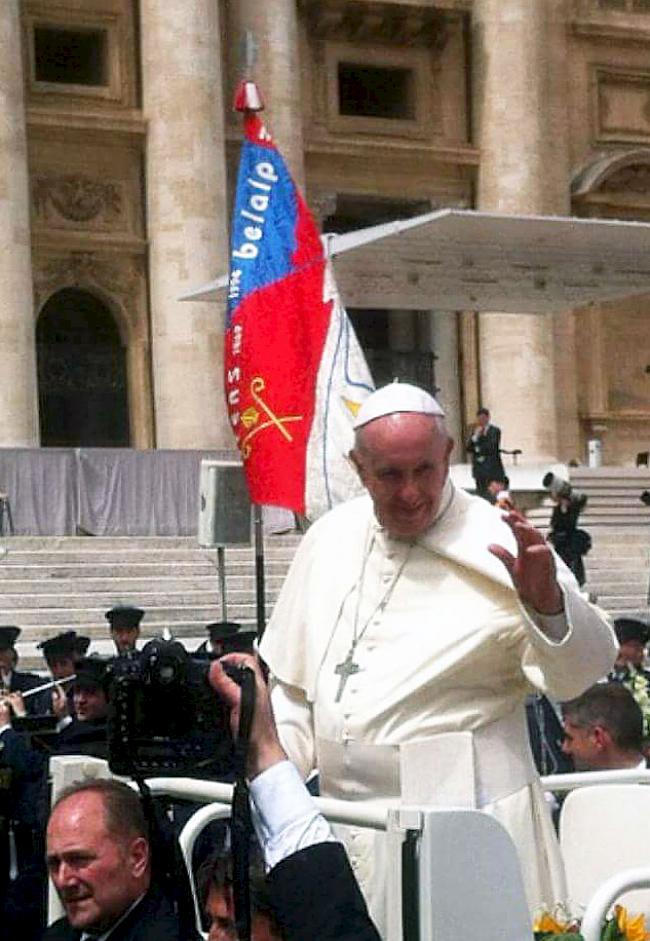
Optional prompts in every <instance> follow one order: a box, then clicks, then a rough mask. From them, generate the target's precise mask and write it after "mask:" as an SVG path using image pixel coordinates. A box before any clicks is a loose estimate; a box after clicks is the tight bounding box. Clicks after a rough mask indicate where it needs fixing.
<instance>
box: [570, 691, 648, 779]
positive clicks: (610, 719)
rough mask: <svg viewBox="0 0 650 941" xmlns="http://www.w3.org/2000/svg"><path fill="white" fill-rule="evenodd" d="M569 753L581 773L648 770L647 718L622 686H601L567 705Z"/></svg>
mask: <svg viewBox="0 0 650 941" xmlns="http://www.w3.org/2000/svg"><path fill="white" fill-rule="evenodd" d="M562 715H563V718H564V744H563V746H562V747H563V750H564V752H565V754H567V755H570V756H571V757H572V758H573V763H574V765H575V767H576V769H577V770H578V771H607V770H610V771H611V770H614V769H620V768H645V767H646V760H645V757H644V755H643V716H642V714H641V710H640V708H639V706H638V705H637V703H636V701H635V699H634V697H633V696H632V694H631V693H630V692H629V690H627V689H626V688H625V687H624V686H622V685H621V684H620V683H597V684H596V685H595V686H591V687H590V688H589V689H588V690H586V691H585V692H584V693H583V694H582V695H581V696H577V697H576V698H575V699H571V700H569V702H565V703H564V704H563V706H562Z"/></svg>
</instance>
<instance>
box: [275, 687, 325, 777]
mask: <svg viewBox="0 0 650 941" xmlns="http://www.w3.org/2000/svg"><path fill="white" fill-rule="evenodd" d="M271 703H272V705H273V715H274V716H275V722H276V725H277V727H278V734H279V736H280V741H281V743H282V747H283V748H284V750H285V751H286V753H287V757H288V758H289V759H290V760H291V761H292V762H293V764H294V765H295V766H296V768H297V769H298V771H299V772H300V773H301V775H302V776H303V778H306V777H307V776H308V775H309V773H310V771H313V770H314V767H315V762H316V745H315V741H314V727H313V721H312V710H311V706H310V704H309V703H308V702H307V698H306V696H305V694H304V692H303V691H302V690H301V689H299V688H298V687H296V686H288V685H287V684H286V683H281V682H279V681H278V680H275V679H274V680H272V690H271Z"/></svg>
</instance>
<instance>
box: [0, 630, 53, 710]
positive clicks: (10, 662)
mask: <svg viewBox="0 0 650 941" xmlns="http://www.w3.org/2000/svg"><path fill="white" fill-rule="evenodd" d="M20 633H21V631H20V628H19V627H14V625H8V624H5V625H2V626H0V690H2V689H4V690H6V691H7V692H10V693H22V694H24V693H26V692H27V691H28V690H30V689H34V687H36V686H41V685H42V683H43V680H42V679H41V677H40V676H38V675H37V674H36V673H26V672H24V671H23V670H17V669H16V665H17V663H18V651H17V650H16V641H17V640H18V638H19V636H20ZM25 705H26V708H27V712H28V713H29V715H41V714H42V713H44V712H48V709H49V697H48V696H44V695H43V694H40V693H37V694H36V695H35V696H30V697H28V699H27V700H26V701H25Z"/></svg>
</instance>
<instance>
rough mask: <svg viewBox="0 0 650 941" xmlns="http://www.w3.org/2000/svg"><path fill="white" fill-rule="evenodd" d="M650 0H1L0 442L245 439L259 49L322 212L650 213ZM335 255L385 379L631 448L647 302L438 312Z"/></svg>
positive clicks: (610, 449)
mask: <svg viewBox="0 0 650 941" xmlns="http://www.w3.org/2000/svg"><path fill="white" fill-rule="evenodd" d="M649 52H650V0H473V2H472V0H266V2H264V3H261V2H259V0H183V2H182V3H181V2H173V0H22V2H21V0H4V3H3V4H2V5H1V6H0V210H1V211H0V226H2V228H3V249H2V252H0V271H1V275H2V284H3V298H2V302H0V337H2V349H3V351H4V358H3V369H2V370H0V445H2V446H5V447H7V446H39V445H42V446H56V445H65V446H77V445H85V446H124V447H135V448H150V447H161V448H162V447H164V448H220V447H231V446H232V443H233V442H232V437H231V434H230V430H229V427H228V424H227V421H226V418H225V408H224V403H223V393H222V388H221V358H222V347H223V313H224V312H223V308H222V306H220V305H218V304H217V305H215V304H212V303H207V302H201V303H193V304H187V303H183V302H180V301H179V300H178V298H179V297H180V296H182V295H183V294H185V293H187V292H189V291H191V290H192V289H194V288H196V287H199V286H200V285H202V284H204V283H206V282H207V281H209V280H211V279H212V278H214V277H215V276H216V275H218V274H221V273H224V272H225V271H226V270H227V265H228V251H227V236H228V215H229V208H230V205H231V201H232V193H233V187H234V180H235V174H236V167H237V158H238V149H239V140H240V123H239V122H240V119H239V116H238V115H236V114H234V113H233V112H232V111H231V108H230V102H231V100H232V96H233V91H234V88H235V87H236V84H237V82H238V80H239V79H240V78H241V77H242V75H243V74H244V72H245V71H246V70H247V74H249V75H252V77H254V78H255V79H256V81H257V82H258V84H259V86H260V88H261V89H262V92H263V95H264V97H265V100H266V102H267V109H266V113H265V117H266V120H267V123H268V124H269V127H270V129H271V130H272V133H273V135H274V137H275V138H276V140H277V141H278V144H279V146H280V148H281V149H282V151H283V153H284V155H285V156H286V158H287V160H288V162H289V164H290V166H291V168H292V170H293V173H294V175H295V177H296V179H297V180H298V181H299V183H300V184H301V186H302V187H303V189H304V191H305V192H306V195H307V199H308V202H309V204H310V205H311V207H312V209H313V211H314V213H315V214H316V216H317V218H318V219H319V221H320V223H321V224H322V226H323V228H324V229H326V230H331V231H345V230H350V229H353V228H357V227H361V226H364V225H371V224H374V223H377V222H382V221H387V220H389V219H394V218H399V217H405V216H411V215H415V214H418V213H420V212H424V211H429V210H430V209H432V208H439V207H440V208H442V207H449V206H457V207H464V208H477V209H486V210H499V211H505V212H523V213H540V214H555V215H567V214H575V215H579V216H589V217H605V218H619V219H620V218H623V219H636V220H644V221H647V220H649V219H650V64H649V63H650V57H649V55H648V54H649ZM395 277H396V272H394V271H391V268H390V264H388V265H387V266H386V268H385V270H382V272H381V273H380V276H378V275H377V273H376V272H375V273H368V272H364V271H360V270H355V266H354V262H353V261H352V262H350V263H349V264H346V265H345V266H343V267H342V270H341V275H340V282H339V286H340V288H341V291H342V294H343V297H344V299H345V301H346V303H347V306H348V309H349V310H350V312H351V314H352V317H353V320H354V323H355V325H356V327H357V330H358V333H359V335H360V338H361V340H362V343H363V345H364V347H365V348H366V350H367V353H368V357H369V360H370V362H371V365H372V368H373V370H374V371H375V375H376V378H377V379H379V380H381V379H384V378H388V377H390V376H392V375H400V376H402V377H404V378H412V379H416V380H417V381H420V382H422V383H424V384H429V385H430V386H433V385H435V386H436V387H438V388H439V389H440V393H439V394H440V396H441V398H442V400H443V402H444V404H445V407H446V409H447V412H448V415H449V422H450V426H451V430H452V433H453V434H454V436H455V437H456V439H457V440H458V441H459V442H461V446H460V447H459V448H457V451H456V456H457V458H458V459H463V458H464V455H463V449H462V441H463V439H464V437H465V435H466V433H467V429H468V427H469V425H470V424H471V421H472V418H473V416H474V413H475V411H476V408H477V407H478V405H479V404H487V405H488V406H489V407H490V408H491V410H492V412H493V415H494V418H495V421H497V423H498V424H499V425H500V426H501V427H502V429H503V444H504V446H505V447H508V448H515V447H518V448H521V449H522V451H523V452H524V459H528V460H540V459H544V460H545V459H549V458H558V459H562V460H570V459H572V458H574V459H577V460H584V458H585V448H586V441H587V439H589V438H591V437H594V436H598V437H602V439H603V446H604V456H605V460H606V461H607V462H608V463H614V464H617V463H618V464H626V463H627V464H629V463H633V461H634V458H635V455H636V453H637V452H639V451H643V450H647V449H648V445H649V438H650V337H649V334H650V331H649V330H648V323H649V321H650V318H649V315H648V314H649V307H648V305H649V303H650V302H649V300H648V298H645V297H644V298H635V299H634V300H630V301H628V302H625V303H616V304H606V305H602V306H601V307H592V308H590V309H589V310H582V311H573V312H572V311H567V312H566V313H563V314H561V315H559V314H558V315H552V316H551V315H549V316H537V317H530V316H517V315H500V314H498V312H495V313H490V314H480V315H477V314H474V313H472V312H466V311H458V312H457V313H447V312H444V313H443V312H439V311H436V305H435V297H431V296H425V295H422V296H421V297H420V296H418V293H417V290H416V289H415V288H414V290H411V291H409V295H408V303H407V302H406V300H405V299H402V300H401V302H400V297H399V293H398V292H396V291H395V290H392V291H391V290H390V285H391V280H392V279H395Z"/></svg>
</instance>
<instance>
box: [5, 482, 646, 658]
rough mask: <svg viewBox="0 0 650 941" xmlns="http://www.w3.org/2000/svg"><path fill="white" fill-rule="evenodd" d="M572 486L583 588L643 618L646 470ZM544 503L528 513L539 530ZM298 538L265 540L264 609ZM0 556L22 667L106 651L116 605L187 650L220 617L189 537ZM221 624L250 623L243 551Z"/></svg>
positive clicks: (30, 545)
mask: <svg viewBox="0 0 650 941" xmlns="http://www.w3.org/2000/svg"><path fill="white" fill-rule="evenodd" d="M571 482H572V483H573V485H574V487H575V488H576V489H578V490H582V491H583V492H585V493H587V495H588V497H589V502H588V504H587V507H586V509H585V512H584V514H583V515H582V516H581V525H582V526H584V528H585V529H587V530H588V531H589V533H590V534H591V537H592V541H593V547H592V550H591V552H590V553H589V555H588V556H587V557H586V569H587V585H586V587H587V589H588V590H589V591H591V592H593V593H594V594H595V595H596V596H597V597H598V601H599V603H600V604H601V605H602V606H603V607H604V608H605V609H606V610H608V611H610V612H611V613H612V614H613V615H614V616H616V615H619V614H622V613H626V612H628V613H631V612H640V611H644V612H647V611H648V601H647V594H648V581H649V578H650V509H649V508H647V507H645V506H644V505H643V504H642V503H641V502H640V500H639V495H640V493H641V491H642V490H645V489H650V471H648V469H647V468H644V469H635V468H598V469H596V470H588V469H585V468H579V469H577V470H576V471H574V472H572V476H571ZM551 510H552V503H551V501H550V500H549V499H544V500H543V501H542V504H541V505H540V506H539V507H537V508H535V509H533V510H531V511H530V512H529V514H528V515H529V518H530V519H532V521H533V522H534V523H535V525H537V526H538V527H539V528H540V529H542V531H545V530H546V529H547V528H548V522H549V519H550V514H551ZM299 540H300V537H299V536H298V535H295V534H293V535H288V536H269V537H267V538H266V540H265V550H266V559H265V562H266V609H267V617H268V616H269V615H270V613H271V611H272V608H273V603H274V601H275V599H276V598H277V594H278V591H279V589H280V586H281V584H282V582H283V580H284V577H285V575H286V572H287V569H288V567H289V563H290V561H291V559H292V558H293V555H294V552H295V550H296V547H297V545H298V542H299ZM1 542H2V545H4V546H5V547H6V549H7V552H6V555H5V556H4V558H2V559H0V624H16V625H18V626H19V627H21V628H22V631H23V633H22V635H21V638H20V642H19V645H18V649H19V653H20V655H21V665H22V666H23V668H25V669H43V666H44V665H43V661H42V658H41V657H40V654H39V652H38V651H37V650H36V644H37V643H38V642H39V641H41V640H43V639H44V638H46V637H49V636H52V635H53V634H56V633H59V632H60V631H64V630H67V629H70V628H74V629H75V630H77V631H78V632H79V633H83V634H87V635H89V636H90V637H91V638H92V641H93V644H92V648H91V649H92V650H95V651H97V652H99V653H106V654H107V653H112V652H113V648H112V643H111V641H110V638H109V636H108V631H107V625H106V621H105V619H104V612H105V611H106V610H107V609H108V608H110V607H112V606H113V605H115V604H120V603H132V604H135V605H138V606H139V607H142V608H143V609H144V610H145V611H146V616H145V619H144V621H143V624H142V633H143V636H144V637H145V638H149V637H152V636H155V635H156V634H159V633H160V632H161V631H162V630H163V628H165V627H167V628H169V629H170V631H171V632H172V633H173V634H174V636H176V637H178V638H180V639H181V640H183V642H184V643H187V646H188V648H190V649H192V648H193V647H195V646H198V644H199V643H200V642H201V641H203V640H204V639H205V636H206V635H205V625H206V624H207V623H209V622H210V621H218V620H221V618H222V611H221V598H220V594H219V578H218V568H217V552H216V550H212V549H201V548H199V547H198V545H197V542H196V539H195V538H191V537H187V538H185V537H149V538H127V537H115V538H109V537H74V536H61V537H41V536H13V537H4V539H2V541H1ZM226 569H227V580H226V598H227V601H228V618H229V620H233V621H238V622H239V623H241V624H242V625H244V626H254V624H255V610H256V608H255V572H254V556H253V549H252V548H251V547H238V548H233V549H228V550H227V551H226Z"/></svg>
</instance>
